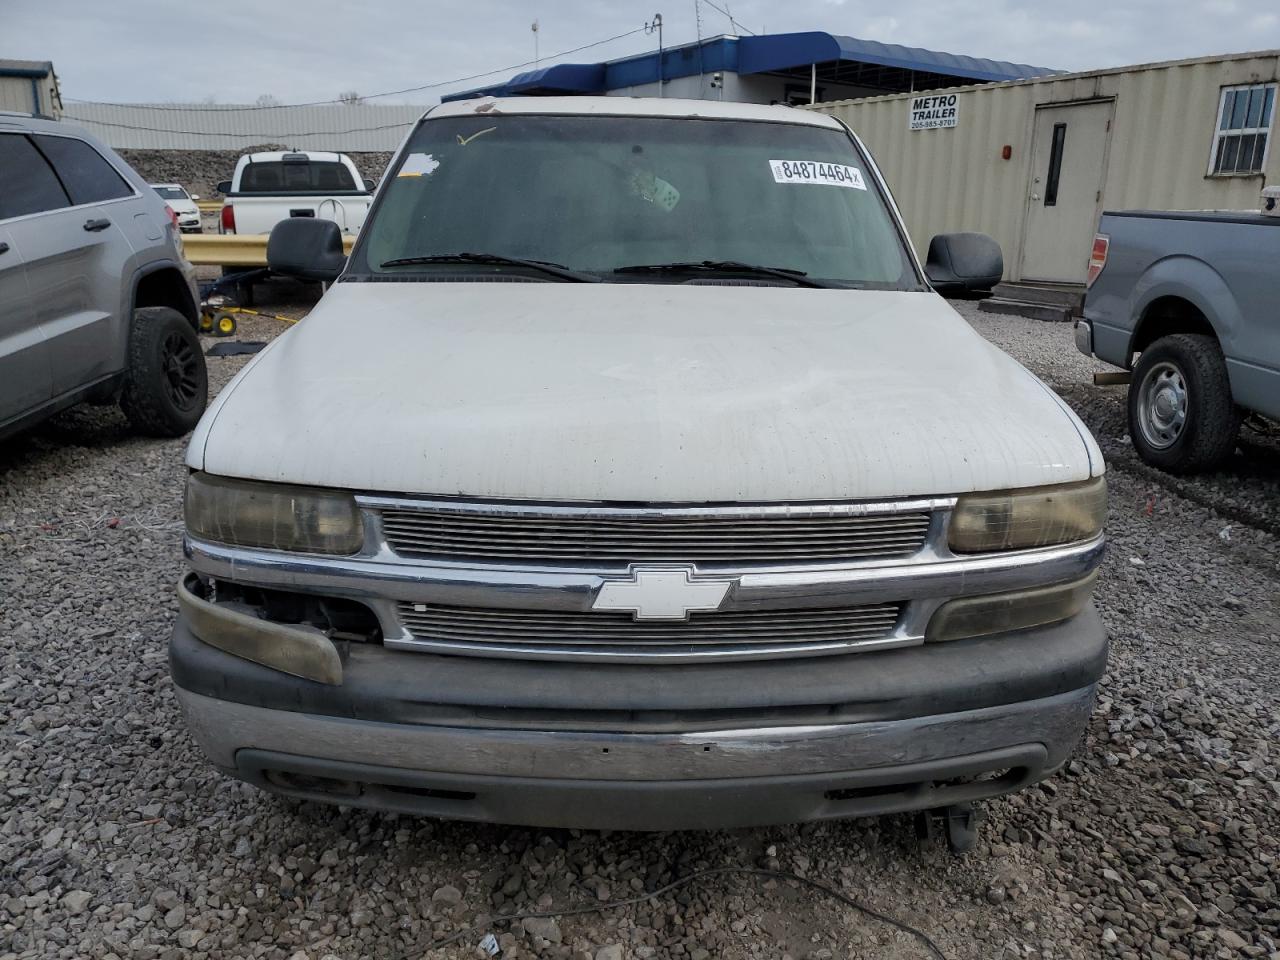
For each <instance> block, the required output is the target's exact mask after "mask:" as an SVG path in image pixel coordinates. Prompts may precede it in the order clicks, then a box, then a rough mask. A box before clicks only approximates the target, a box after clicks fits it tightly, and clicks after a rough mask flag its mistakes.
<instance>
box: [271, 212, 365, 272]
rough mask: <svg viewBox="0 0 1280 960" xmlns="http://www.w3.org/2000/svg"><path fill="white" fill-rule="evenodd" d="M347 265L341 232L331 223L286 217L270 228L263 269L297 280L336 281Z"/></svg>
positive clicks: (328, 221) (309, 218)
mask: <svg viewBox="0 0 1280 960" xmlns="http://www.w3.org/2000/svg"><path fill="white" fill-rule="evenodd" d="M346 265H347V255H346V254H345V253H344V252H343V251H342V231H341V230H340V229H338V225H337V224H336V223H334V222H333V221H332V220H321V219H319V218H316V217H289V218H288V219H287V220H281V221H280V222H279V223H277V224H276V225H275V226H274V227H272V228H271V236H269V237H268V238H267V266H268V267H270V268H271V271H272V272H273V273H280V274H284V275H285V276H287V277H297V278H298V279H299V280H324V281H330V280H336V279H338V275H339V274H340V273H342V270H343V268H344V267H345V266H346Z"/></svg>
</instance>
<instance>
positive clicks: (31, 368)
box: [0, 113, 208, 437]
mask: <svg viewBox="0 0 1280 960" xmlns="http://www.w3.org/2000/svg"><path fill="white" fill-rule="evenodd" d="M176 234H177V230H176V227H175V225H174V223H173V220H172V218H171V217H170V215H169V213H168V211H167V210H166V209H165V204H164V201H163V200H161V199H160V197H158V196H157V195H156V193H155V191H154V190H152V189H151V188H150V187H149V186H147V184H146V182H145V181H144V180H143V179H142V178H141V177H139V176H138V174H137V173H135V172H134V171H133V170H132V169H131V168H130V167H129V165H128V164H126V163H125V162H124V161H123V160H121V159H120V158H119V157H118V156H116V154H115V153H113V152H112V151H111V149H110V148H109V147H107V146H105V145H104V144H102V143H99V142H98V141H97V140H95V139H94V138H93V137H91V136H90V135H89V134H87V133H85V132H84V131H83V130H80V129H77V128H76V127H72V126H68V125H66V124H63V123H61V122H58V121H53V120H38V119H35V118H33V117H30V116H28V115H25V114H12V113H0V437H4V436H7V435H9V434H12V433H14V432H16V431H18V430H21V429H23V428H25V427H28V426H30V425H32V424H34V423H36V422H37V421H39V420H43V419H44V418H46V417H48V416H50V415H52V414H54V413H56V412H57V411H59V410H62V409H65V408H66V407H69V406H72V405H74V404H77V403H81V402H83V401H88V402H91V403H99V404H109V403H119V404H120V406H121V407H122V408H123V410H124V412H125V414H126V416H128V418H129V420H130V422H131V423H132V424H133V425H134V427H135V428H136V429H137V430H139V431H140V432H142V433H147V434H151V435H153V436H180V435H182V434H184V433H186V432H187V431H189V430H190V429H191V428H192V427H194V426H195V425H196V421H198V420H199V419H200V415H201V414H202V413H203V412H204V408H205V402H206V399H207V392H208V382H207V377H206V372H205V364H204V354H203V353H202V352H201V350H200V340H199V337H198V336H197V333H196V330H197V323H198V319H199V313H198V302H199V301H198V296H197V294H196V287H195V281H194V276H193V269H192V267H191V265H190V264H189V263H187V262H186V261H185V260H184V259H183V256H182V251H181V248H180V247H179V245H178V240H177V236H176Z"/></svg>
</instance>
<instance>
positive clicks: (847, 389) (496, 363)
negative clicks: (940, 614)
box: [188, 282, 1103, 503]
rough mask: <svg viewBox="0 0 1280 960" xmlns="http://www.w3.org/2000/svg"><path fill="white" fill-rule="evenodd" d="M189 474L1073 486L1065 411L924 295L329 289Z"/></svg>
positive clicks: (229, 402) (723, 486)
mask: <svg viewBox="0 0 1280 960" xmlns="http://www.w3.org/2000/svg"><path fill="white" fill-rule="evenodd" d="M188 464H189V465H190V466H191V467H193V468H195V469H203V470H208V471H210V472H212V473H215V474H222V475H225V476H236V477H246V478H256V479H260V480H276V481H285V482H290V483H300V484H311V485H319V486H328V487H342V488H347V489H352V490H364V491H382V492H398V493H415V494H436V495H462V496H469V497H495V498H528V499H554V500H599V501H639V502H664V503H675V502H709V501H720V502H728V501H779V500H825V499H838V500H845V499H867V498H884V497H902V496H908V495H916V494H921V495H928V494H951V493H961V492H965V491H973V490H992V489H1001V488H1007V487H1021V486H1034V485H1039V484H1046V483H1058V482H1065V481H1071V480H1083V479H1086V478H1087V477H1089V476H1090V475H1096V474H1098V473H1101V472H1102V469H1103V464H1102V456H1101V454H1100V452H1099V451H1098V448H1097V445H1096V444H1095V443H1094V442H1093V439H1092V438H1091V437H1090V436H1089V433H1088V431H1087V430H1085V428H1084V427H1083V426H1082V425H1081V424H1080V422H1079V420H1077V419H1076V417H1075V415H1074V414H1073V413H1071V411H1070V410H1069V409H1068V408H1067V407H1066V405H1065V404H1064V403H1063V402H1062V401H1061V400H1060V399H1059V398H1058V397H1057V396H1055V395H1054V394H1053V393H1052V392H1051V391H1050V390H1049V389H1048V388H1047V387H1046V386H1045V385H1044V384H1042V383H1041V382H1040V381H1039V380H1037V379H1036V378H1035V377H1033V376H1032V375H1031V374H1030V373H1028V372H1027V371H1026V370H1025V369H1023V368H1022V367H1021V366H1019V365H1018V364H1017V363H1016V362H1015V361H1013V360H1012V359H1011V358H1009V357H1008V356H1007V355H1005V354H1004V353H1002V352H1001V351H1000V350H998V349H997V348H996V347H994V346H992V345H991V344H989V343H988V342H987V341H986V340H984V339H983V338H982V337H981V336H979V335H978V334H977V333H975V332H974V331H973V330H972V329H971V328H970V327H969V325H968V324H967V323H965V322H964V320H963V319H961V318H960V317H959V316H958V315H957V314H956V313H955V311H954V310H952V309H951V307H950V306H949V305H948V304H947V303H946V301H945V300H943V299H942V298H941V297H939V296H937V295H936V294H933V293H924V292H912V293H906V292H871V291H847V290H811V289H802V288H794V287H757V286H723V285H700V284H695V285H666V284H604V283H602V284H573V283H487V282H486V283H421V282H407V283H360V282H346V283H339V284H336V285H335V286H334V287H333V288H332V289H331V290H330V291H329V292H328V293H326V294H325V296H324V298H323V299H322V300H321V302H320V303H319V304H318V305H317V306H316V308H315V310H314V311H313V312H312V313H311V315H310V316H308V317H307V318H306V320H304V321H303V322H302V323H300V324H299V325H298V326H296V327H295V328H293V329H292V330H290V331H288V332H287V333H286V334H284V335H283V336H281V337H279V338H278V339H277V340H276V341H275V342H273V343H272V344H271V345H269V346H268V347H267V348H266V349H265V350H263V351H262V353H260V354H259V355H258V356H257V357H255V358H254V359H253V360H252V361H251V362H250V363H249V364H248V365H247V366H246V368H245V369H244V370H242V371H241V372H240V374H239V375H238V376H237V377H236V379H235V380H233V381H232V383H231V384H230V385H229V386H228V387H227V388H226V389H225V390H224V391H223V392H222V394H221V395H220V396H219V397H218V399H217V400H216V401H215V402H214V404H213V405H212V406H211V407H210V409H209V411H208V412H207V413H206V414H205V417H204V419H203V420H202V421H201V422H200V425H199V426H198V427H197V428H196V431H195V434H194V435H193V437H192V440H191V446H190V449H189V451H188Z"/></svg>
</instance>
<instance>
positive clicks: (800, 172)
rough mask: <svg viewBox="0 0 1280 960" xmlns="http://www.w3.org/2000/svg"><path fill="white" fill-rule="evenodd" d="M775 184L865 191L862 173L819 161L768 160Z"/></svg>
mask: <svg viewBox="0 0 1280 960" xmlns="http://www.w3.org/2000/svg"><path fill="white" fill-rule="evenodd" d="M769 169H770V170H772V171H773V180H774V182H775V183H825V184H830V185H831V186H834V187H849V188H850V189H852V190H865V189H867V184H866V182H865V181H864V180H863V179H862V171H861V170H859V169H858V168H857V167H850V166H847V165H845V164H843V163H823V162H822V161H819V160H770V161H769Z"/></svg>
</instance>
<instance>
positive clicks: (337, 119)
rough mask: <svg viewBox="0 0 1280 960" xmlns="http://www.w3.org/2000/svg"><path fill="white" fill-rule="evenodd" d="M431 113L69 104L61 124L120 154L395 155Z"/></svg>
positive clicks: (421, 109)
mask: <svg viewBox="0 0 1280 960" xmlns="http://www.w3.org/2000/svg"><path fill="white" fill-rule="evenodd" d="M427 109H428V108H427V107H425V106H412V105H411V106H395V105H384V104H355V105H353V106H348V105H346V104H341V103H337V104H325V105H322V106H315V107H268V108H265V109H260V108H254V107H235V106H231V107H228V106H227V105H225V104H217V105H207V106H206V105H203V104H193V105H187V106H181V107H179V108H177V109H175V108H174V107H172V106H170V105H167V104H166V105H164V106H163V107H157V106H145V105H141V104H136V105H135V104H131V105H128V106H118V105H115V104H107V103H68V104H66V106H65V107H64V109H63V113H62V118H63V119H64V120H68V121H70V122H72V123H77V124H79V125H80V126H82V127H85V128H87V129H88V130H89V131H90V132H91V133H93V134H94V135H95V136H97V137H99V138H100V139H102V140H105V141H106V142H107V143H108V144H110V145H111V146H112V147H116V148H120V149H141V150H235V149H239V148H242V147H248V146H253V145H255V144H262V143H278V144H283V145H284V146H286V147H290V148H294V149H298V150H338V151H353V152H364V151H386V150H394V149H395V148H396V147H398V146H399V145H400V141H401V140H402V139H404V136H405V134H407V133H408V132H409V129H410V127H411V126H412V125H413V124H414V123H415V122H417V120H418V118H419V117H421V116H422V114H423V113H425V112H426V111H427Z"/></svg>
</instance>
